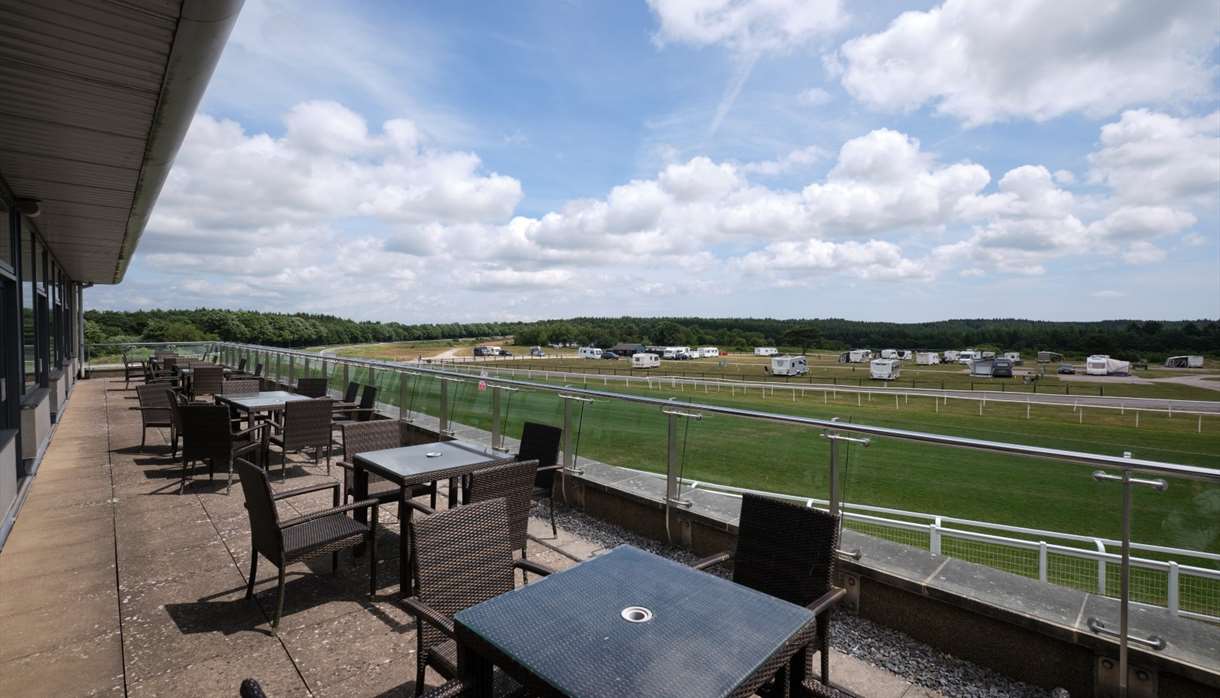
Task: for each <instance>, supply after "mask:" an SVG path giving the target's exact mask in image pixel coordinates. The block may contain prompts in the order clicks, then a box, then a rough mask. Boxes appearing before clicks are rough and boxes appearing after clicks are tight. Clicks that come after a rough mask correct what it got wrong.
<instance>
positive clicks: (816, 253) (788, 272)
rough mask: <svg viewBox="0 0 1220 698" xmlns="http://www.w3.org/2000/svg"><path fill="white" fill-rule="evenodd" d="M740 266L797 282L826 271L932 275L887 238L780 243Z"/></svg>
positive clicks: (889, 277)
mask: <svg viewBox="0 0 1220 698" xmlns="http://www.w3.org/2000/svg"><path fill="white" fill-rule="evenodd" d="M737 265H738V266H739V267H740V268H741V269H742V270H743V271H746V272H748V273H750V274H754V275H758V276H764V277H771V278H773V279H774V278H775V277H777V276H778V277H780V278H781V279H783V280H787V281H790V282H794V283H812V282H815V281H817V280H818V279H819V278H820V277H824V276H825V275H826V272H829V273H845V274H848V275H851V276H855V277H858V278H861V279H868V280H878V281H898V280H903V279H927V278H930V277H931V273H930V272H929V271H928V270H927V269H925V268H924V267H923V266H922V265H921V264H920V263H918V262H915V261H912V260H909V259H906V258H904V257H903V255H902V250H901V249H900V248H899V247H898V246H897V245H895V244H893V243H890V242H886V241H884V240H868V241H867V242H855V241H849V242H831V241H828V240H816V239H809V240H800V241H784V242H776V243H772V244H770V245H768V246H766V247H765V248H763V249H762V250H758V251H755V252H751V253H749V254H747V255H745V256H743V257H742V258H740V259H739V260H738V261H737Z"/></svg>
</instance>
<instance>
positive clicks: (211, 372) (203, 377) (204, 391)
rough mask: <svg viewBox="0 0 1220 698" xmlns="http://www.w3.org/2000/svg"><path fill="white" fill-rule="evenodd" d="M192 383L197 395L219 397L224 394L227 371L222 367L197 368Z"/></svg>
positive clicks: (193, 370)
mask: <svg viewBox="0 0 1220 698" xmlns="http://www.w3.org/2000/svg"><path fill="white" fill-rule="evenodd" d="M191 370H192V375H191V383H193V384H194V390H195V394H196V395H217V394H220V393H223V392H224V383H225V370H224V369H223V368H221V367H220V366H196V367H194V368H193V369H191Z"/></svg>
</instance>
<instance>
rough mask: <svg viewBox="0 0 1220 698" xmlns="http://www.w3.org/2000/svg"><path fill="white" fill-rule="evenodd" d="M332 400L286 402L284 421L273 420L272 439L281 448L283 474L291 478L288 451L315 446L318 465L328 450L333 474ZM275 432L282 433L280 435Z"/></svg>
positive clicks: (328, 459)
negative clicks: (331, 450)
mask: <svg viewBox="0 0 1220 698" xmlns="http://www.w3.org/2000/svg"><path fill="white" fill-rule="evenodd" d="M330 403H331V401H330V400H328V399H326V398H319V399H316V400H297V401H295V402H287V403H284V411H283V413H282V414H283V417H284V420H283V422H278V423H277V422H272V423H271V424H272V432H271V437H270V441H271V444H272V445H274V446H279V447H280V454H281V458H282V461H281V466H282V470H281V471H280V472H281V477H283V478H287V477H288V452H289V451H304V450H305V449H313V462H314V465H317V464H318V460H319V456H320V455H321V454H322V451H323V449H325V451H326V474H327V475H330V444H331V437H332V430H331V420H332V419H333V413H332V412H331V407H330ZM275 432H279V434H278V435H277V434H276V433H275Z"/></svg>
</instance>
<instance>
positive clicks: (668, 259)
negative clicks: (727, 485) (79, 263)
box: [86, 0, 1220, 323]
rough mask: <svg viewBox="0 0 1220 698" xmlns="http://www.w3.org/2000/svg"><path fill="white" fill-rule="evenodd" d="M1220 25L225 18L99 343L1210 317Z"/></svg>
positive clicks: (1166, 15)
mask: <svg viewBox="0 0 1220 698" xmlns="http://www.w3.org/2000/svg"><path fill="white" fill-rule="evenodd" d="M1218 77H1220V5H1218V4H1217V3H1215V2H1214V0H1200V1H1192V0H1176V1H1169V0H1166V1H1165V2H1146V1H1144V0H1129V1H1123V0H1104V1H1102V2H1086V1H1079V2H1063V0H1012V1H1010V2H991V1H990V0H976V1H966V0H945V1H944V2H943V3H934V2H931V3H923V4H922V5H921V4H920V3H909V2H908V3H886V2H877V3H845V2H839V1H837V0H706V1H704V2H696V1H694V0H638V1H637V0H621V1H615V2H606V1H603V0H547V1H542V0H537V1H530V0H514V1H505V2H472V1H467V0H455V1H454V2H446V3H398V2H362V3H356V2H352V3H338V2H328V3H326V2H280V1H275V0H247V3H246V6H245V8H244V9H243V10H242V14H241V16H240V18H239V19H238V22H237V25H236V27H235V28H234V31H233V35H232V36H231V38H230V40H229V43H228V45H227V47H226V48H225V51H224V54H223V56H222V58H221V60H220V63H219V65H218V67H217V69H216V73H215V75H214V76H213V78H212V82H211V84H210V85H209V88H208V91H207V93H206V94H205V96H204V99H203V101H202V103H201V105H200V108H199V111H198V113H197V114H196V116H195V119H194V122H193V123H192V125H191V127H190V130H189V132H188V134H187V136H186V139H185V141H184V143H183V145H182V148H181V150H180V151H179V153H178V157H177V160H176V161H175V164H174V167H173V170H172V171H171V173H170V175H169V178H168V179H167V181H166V184H165V187H164V189H163V191H162V193H161V196H160V199H159V200H158V202H157V205H156V208H155V209H154V211H153V215H152V218H151V220H150V222H149V225H148V227H147V229H146V231H145V233H144V235H143V238H142V240H141V242H140V246H139V248H138V249H137V252H136V254H135V257H134V259H133V261H132V263H131V265H130V268H129V270H128V273H127V276H126V279H125V280H124V282H123V283H122V284H120V285H118V286H109V287H105V286H99V287H95V288H93V289H90V290H89V291H88V292H87V295H86V302H87V305H88V306H90V307H92V308H99V309H137V308H153V307H160V308H170V307H177V308H181V307H203V306H207V307H224V308H241V309H253V310H266V311H279V312H297V311H301V312H313V313H329V314H334V315H339V316H343V317H351V318H356V319H361V320H382V321H399V322H406V323H416V322H459V321H489V320H532V319H543V318H558V317H573V316H620V315H637V316H661V315H666V316H692V315H694V316H716V317H728V316H751V317H763V316H766V317H779V318H802V317H810V318H811V317H842V318H849V319H858V320H888V321H900V322H904V321H910V322H915V321H928V320H937V319H945V318H961V317H1022V318H1034V319H1043V320H1095V319H1110V318H1158V319H1186V318H1191V319H1193V318H1217V317H1220V93H1218V89H1217V88H1218V86H1220V82H1218Z"/></svg>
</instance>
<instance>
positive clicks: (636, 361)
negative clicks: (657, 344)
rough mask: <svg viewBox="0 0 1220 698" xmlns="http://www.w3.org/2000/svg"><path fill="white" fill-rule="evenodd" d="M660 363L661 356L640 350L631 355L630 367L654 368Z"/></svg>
mask: <svg viewBox="0 0 1220 698" xmlns="http://www.w3.org/2000/svg"><path fill="white" fill-rule="evenodd" d="M660 365H661V357H659V356H657V355H656V354H649V353H648V352H646V351H642V352H640V353H638V354H632V355H631V367H632V368H656V367H658V366H660Z"/></svg>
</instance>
